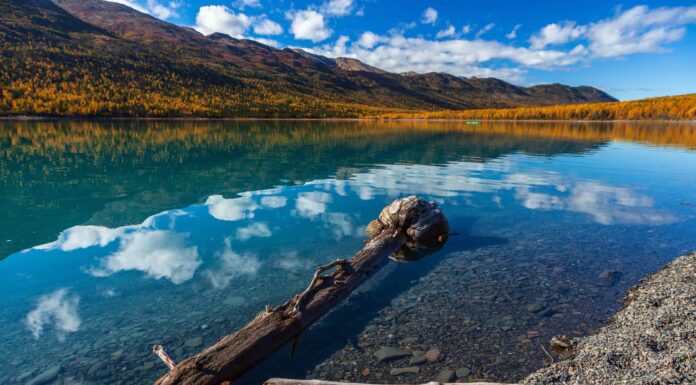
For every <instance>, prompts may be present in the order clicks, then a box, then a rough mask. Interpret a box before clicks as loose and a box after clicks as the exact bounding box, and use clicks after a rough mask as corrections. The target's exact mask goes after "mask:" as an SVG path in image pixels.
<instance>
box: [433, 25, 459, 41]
mask: <svg viewBox="0 0 696 385" xmlns="http://www.w3.org/2000/svg"><path fill="white" fill-rule="evenodd" d="M456 33H457V29H456V28H454V26H453V25H450V26H449V27H447V28H445V29H443V30H441V31H438V33H437V34H436V35H435V37H436V38H438V39H442V38H443V37H452V36H454V35H455V34H456Z"/></svg>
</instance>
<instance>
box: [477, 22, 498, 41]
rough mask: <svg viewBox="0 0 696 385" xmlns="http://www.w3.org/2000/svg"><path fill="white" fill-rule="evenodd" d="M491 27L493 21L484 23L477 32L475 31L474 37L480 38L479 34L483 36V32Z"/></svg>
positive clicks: (493, 24)
mask: <svg viewBox="0 0 696 385" xmlns="http://www.w3.org/2000/svg"><path fill="white" fill-rule="evenodd" d="M493 27H495V23H488V24H486V25H485V26H484V27H483V28H481V29H480V30H479V31H478V32H476V38H477V39H478V38H480V37H481V36H483V34H484V33H486V32H488V31H490V30H491V29H493Z"/></svg>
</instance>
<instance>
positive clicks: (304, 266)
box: [274, 251, 312, 272]
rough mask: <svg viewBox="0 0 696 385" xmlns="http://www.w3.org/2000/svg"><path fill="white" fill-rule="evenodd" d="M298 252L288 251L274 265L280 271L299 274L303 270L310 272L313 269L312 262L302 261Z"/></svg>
mask: <svg viewBox="0 0 696 385" xmlns="http://www.w3.org/2000/svg"><path fill="white" fill-rule="evenodd" d="M298 255H299V253H298V252H297V251H286V252H283V253H281V257H280V258H279V259H278V261H276V262H275V263H274V265H275V266H276V267H278V268H280V269H283V270H286V271H290V272H298V271H301V270H309V269H311V268H312V262H310V261H309V260H307V259H300V258H299V257H298Z"/></svg>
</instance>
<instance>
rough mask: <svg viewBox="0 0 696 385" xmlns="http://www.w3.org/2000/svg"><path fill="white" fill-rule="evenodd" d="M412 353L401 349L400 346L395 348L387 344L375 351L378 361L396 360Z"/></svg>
mask: <svg viewBox="0 0 696 385" xmlns="http://www.w3.org/2000/svg"><path fill="white" fill-rule="evenodd" d="M410 355H411V353H409V352H407V351H405V350H401V349H398V348H394V347H391V346H386V347H383V348H382V349H379V350H378V351H376V352H375V354H374V356H375V357H376V358H377V361H378V362H384V361H388V360H394V359H397V358H403V357H407V356H410Z"/></svg>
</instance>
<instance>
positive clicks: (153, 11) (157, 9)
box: [107, 0, 181, 19]
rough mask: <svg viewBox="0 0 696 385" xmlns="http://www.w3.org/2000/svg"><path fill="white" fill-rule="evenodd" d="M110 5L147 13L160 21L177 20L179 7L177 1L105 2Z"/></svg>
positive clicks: (118, 0)
mask: <svg viewBox="0 0 696 385" xmlns="http://www.w3.org/2000/svg"><path fill="white" fill-rule="evenodd" d="M107 1H110V2H112V3H118V4H123V5H125V6H128V7H130V8H133V9H135V10H136V11H138V12H142V13H147V14H150V15H152V16H155V17H157V18H160V19H170V18H177V17H179V14H178V13H177V12H176V10H177V9H178V8H179V7H180V6H181V3H180V2H178V1H170V2H166V3H160V2H158V1H156V0H147V1H145V2H143V1H141V0H107Z"/></svg>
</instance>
